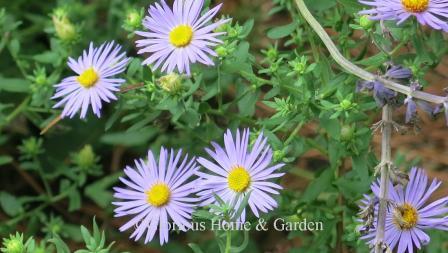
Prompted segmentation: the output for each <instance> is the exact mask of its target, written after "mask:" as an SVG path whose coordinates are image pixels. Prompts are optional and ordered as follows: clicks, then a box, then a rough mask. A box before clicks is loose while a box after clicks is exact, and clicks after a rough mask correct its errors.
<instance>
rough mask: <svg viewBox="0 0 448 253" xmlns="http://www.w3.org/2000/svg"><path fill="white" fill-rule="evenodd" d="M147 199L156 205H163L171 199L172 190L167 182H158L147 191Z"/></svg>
mask: <svg viewBox="0 0 448 253" xmlns="http://www.w3.org/2000/svg"><path fill="white" fill-rule="evenodd" d="M146 196H147V198H146V200H147V201H148V203H149V204H151V205H153V206H155V207H161V206H164V205H166V204H168V202H169V201H170V197H171V191H170V188H169V187H168V185H166V184H165V183H156V184H154V185H153V186H151V188H150V189H149V190H148V191H146Z"/></svg>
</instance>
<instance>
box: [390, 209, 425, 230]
mask: <svg viewBox="0 0 448 253" xmlns="http://www.w3.org/2000/svg"><path fill="white" fill-rule="evenodd" d="M418 219H419V217H418V212H417V209H415V207H413V206H412V205H410V204H407V203H406V204H404V205H402V206H398V207H396V208H395V210H394V213H393V221H394V223H395V225H397V227H398V228H399V229H401V230H409V229H412V228H414V227H415V226H416V225H417V222H418Z"/></svg>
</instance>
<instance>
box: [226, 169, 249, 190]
mask: <svg viewBox="0 0 448 253" xmlns="http://www.w3.org/2000/svg"><path fill="white" fill-rule="evenodd" d="M250 180H251V178H250V175H249V173H248V172H247V170H246V169H244V168H243V167H241V166H236V167H234V168H233V169H232V170H231V171H230V172H229V175H228V177H227V183H228V184H229V188H230V189H232V190H233V191H235V192H244V191H245V190H246V189H247V187H249V185H250Z"/></svg>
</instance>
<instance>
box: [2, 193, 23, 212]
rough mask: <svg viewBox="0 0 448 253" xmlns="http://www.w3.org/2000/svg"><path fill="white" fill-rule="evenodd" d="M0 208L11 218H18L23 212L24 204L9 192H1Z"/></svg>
mask: <svg viewBox="0 0 448 253" xmlns="http://www.w3.org/2000/svg"><path fill="white" fill-rule="evenodd" d="M0 206H1V207H2V209H3V211H5V213H6V214H7V215H9V216H16V215H18V214H19V213H22V212H23V207H22V203H20V201H19V200H18V199H17V198H16V197H15V196H13V195H11V194H9V193H7V192H0Z"/></svg>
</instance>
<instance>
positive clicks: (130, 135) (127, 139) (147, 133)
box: [100, 127, 158, 146]
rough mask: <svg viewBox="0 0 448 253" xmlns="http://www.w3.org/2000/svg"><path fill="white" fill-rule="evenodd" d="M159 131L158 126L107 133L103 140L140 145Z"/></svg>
mask: <svg viewBox="0 0 448 253" xmlns="http://www.w3.org/2000/svg"><path fill="white" fill-rule="evenodd" d="M157 133H158V130H157V129H156V128H152V127H147V128H144V129H142V130H140V131H135V132H118V133H110V134H105V135H103V136H102V137H101V139H100V140H101V142H102V143H106V144H110V145H123V146H139V145H143V144H146V143H148V141H149V140H150V139H151V138H153V137H154V136H155V135H156V134H157Z"/></svg>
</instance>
